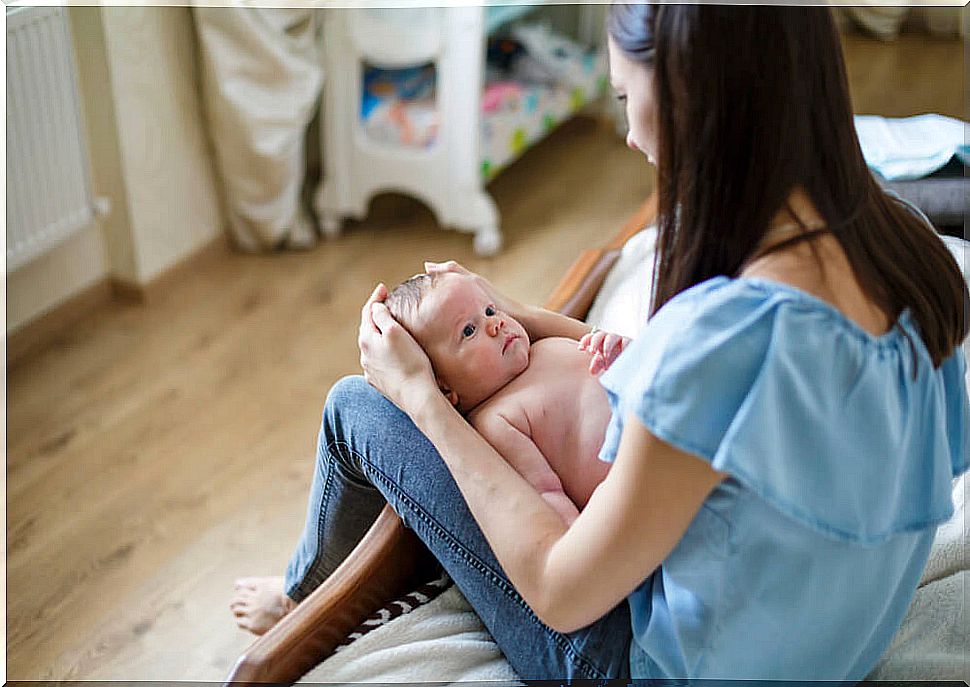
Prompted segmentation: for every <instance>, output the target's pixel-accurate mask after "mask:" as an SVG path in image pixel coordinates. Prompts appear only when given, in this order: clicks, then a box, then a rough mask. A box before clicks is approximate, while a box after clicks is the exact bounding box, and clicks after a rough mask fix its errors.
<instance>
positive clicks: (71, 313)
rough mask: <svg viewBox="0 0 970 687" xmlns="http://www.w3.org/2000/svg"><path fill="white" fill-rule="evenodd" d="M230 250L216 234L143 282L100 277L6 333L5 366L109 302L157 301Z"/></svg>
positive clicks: (44, 343) (46, 344) (146, 303)
mask: <svg viewBox="0 0 970 687" xmlns="http://www.w3.org/2000/svg"><path fill="white" fill-rule="evenodd" d="M230 250H231V248H230V246H229V242H228V240H227V239H226V237H225V236H224V235H222V234H220V235H219V236H217V237H215V238H214V239H213V240H211V241H209V242H207V243H205V244H203V246H202V247H201V248H199V249H198V250H196V251H195V252H193V253H190V254H189V255H187V256H186V257H185V258H183V259H182V260H180V261H179V262H177V263H175V264H174V265H172V266H171V267H170V268H168V269H167V270H165V271H163V272H162V273H161V274H159V275H158V276H156V277H155V278H154V279H152V280H151V281H150V282H148V283H147V284H137V283H135V282H131V281H128V280H125V279H119V278H118V277H105V278H104V279H101V280H100V281H98V282H96V283H94V284H92V285H91V286H89V287H87V288H85V289H84V290H83V291H81V292H80V293H78V294H75V295H74V296H71V297H70V298H68V299H67V300H66V301H64V302H63V303H61V304H60V305H57V306H55V307H54V308H53V309H52V310H50V311H48V312H46V313H44V314H43V315H40V316H39V317H37V318H35V319H33V320H30V321H29V322H27V323H26V324H25V325H24V326H23V327H21V328H19V329H17V330H16V331H14V332H11V333H8V334H7V367H8V368H10V367H13V366H14V365H15V364H17V363H18V362H20V361H21V360H23V359H24V358H25V357H26V356H27V355H29V354H31V353H33V352H35V351H39V350H42V349H43V348H45V347H46V346H48V345H49V344H50V342H51V341H52V340H53V339H54V338H56V337H57V335H58V334H59V333H61V332H62V331H63V330H64V329H67V328H68V327H70V326H71V325H73V324H76V323H77V322H79V321H80V320H81V319H83V318H84V317H87V316H88V315H90V314H91V313H92V312H93V311H94V310H96V309H98V308H100V307H104V306H105V305H107V304H109V303H111V302H121V303H135V304H138V305H145V306H148V305H151V304H152V303H155V302H157V301H158V300H159V299H160V298H161V297H162V296H163V294H164V293H165V292H166V291H168V290H169V289H170V288H171V287H172V285H173V284H175V283H177V282H179V281H181V280H183V279H184V278H185V277H186V276H188V275H189V274H190V273H191V272H192V271H193V270H195V269H198V268H199V266H200V265H201V264H202V263H205V262H208V261H209V260H212V259H213V258H214V257H216V256H219V255H226V254H228V253H229V252H230Z"/></svg>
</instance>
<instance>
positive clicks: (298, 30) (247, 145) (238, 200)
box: [193, 6, 323, 251]
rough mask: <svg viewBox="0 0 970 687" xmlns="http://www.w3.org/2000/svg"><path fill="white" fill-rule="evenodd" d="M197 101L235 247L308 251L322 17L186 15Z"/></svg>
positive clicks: (279, 11) (200, 10)
mask: <svg viewBox="0 0 970 687" xmlns="http://www.w3.org/2000/svg"><path fill="white" fill-rule="evenodd" d="M193 14H194V18H195V26H196V32H197V34H198V39H199V53H200V60H201V64H202V92H203V98H204V101H205V106H206V107H205V109H206V117H207V119H208V129H209V135H210V138H211V140H212V144H213V147H214V149H215V151H214V152H215V157H216V162H217V165H218V168H219V171H220V173H221V177H222V183H223V188H224V196H225V199H226V203H227V214H228V217H229V225H230V231H231V233H232V237H233V239H234V241H235V243H236V245H237V246H238V247H239V248H241V249H243V250H248V251H258V250H266V249H272V248H279V247H289V248H307V247H310V246H312V245H314V244H315V243H316V240H317V236H318V233H317V229H316V225H315V223H314V222H313V221H312V219H311V217H310V215H309V214H308V213H307V210H306V208H305V207H303V205H302V201H301V193H300V192H301V189H302V186H303V180H304V175H305V172H306V154H305V150H306V131H307V125H308V124H309V121H310V119H311V117H312V116H313V113H314V111H315V108H316V107H317V104H318V103H319V100H320V89H321V86H322V83H323V70H322V66H321V56H320V55H319V51H318V43H317V33H318V32H317V25H318V18H319V12H318V11H315V10H312V9H297V8H292V9H291V8H261V7H200V6H196V7H193Z"/></svg>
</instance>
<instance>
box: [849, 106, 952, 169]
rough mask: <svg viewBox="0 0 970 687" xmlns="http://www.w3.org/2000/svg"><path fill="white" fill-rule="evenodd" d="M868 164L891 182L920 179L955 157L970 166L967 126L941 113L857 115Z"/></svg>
mask: <svg viewBox="0 0 970 687" xmlns="http://www.w3.org/2000/svg"><path fill="white" fill-rule="evenodd" d="M855 126H856V132H857V134H858V136H859V143H860V144H861V145H862V154H863V155H864V156H865V159H866V164H867V165H869V167H870V168H871V169H873V170H874V171H876V172H877V173H878V174H879V175H880V176H882V177H883V178H884V179H886V180H888V181H902V180H906V179H920V178H922V177H925V176H927V175H928V174H932V173H933V172H935V171H936V170H938V169H940V168H941V167H943V166H945V165H946V164H947V163H948V162H950V160H952V159H953V157H954V156H956V157H957V158H958V159H960V160H961V161H962V162H963V164H964V165H966V164H970V146H968V145H967V134H968V132H970V130H968V128H967V126H968V125H967V123H966V122H962V121H960V120H959V119H953V118H952V117H944V116H943V115H938V114H924V115H918V116H915V117H904V118H901V119H893V118H889V117H879V116H875V115H857V116H856V118H855Z"/></svg>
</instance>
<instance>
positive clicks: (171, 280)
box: [111, 234, 232, 305]
mask: <svg viewBox="0 0 970 687" xmlns="http://www.w3.org/2000/svg"><path fill="white" fill-rule="evenodd" d="M231 250H232V248H231V246H230V245H229V241H228V239H227V238H226V237H225V235H223V234H219V235H218V236H216V237H215V238H214V239H212V240H211V241H209V242H207V243H205V244H203V245H202V246H201V247H200V248H199V249H198V250H196V251H195V252H193V253H190V254H189V255H187V256H185V257H184V258H182V259H181V260H179V261H178V262H177V263H175V264H174V265H172V266H171V267H169V268H168V269H166V270H164V271H163V272H162V273H161V274H159V275H157V276H155V278H154V279H152V280H151V281H149V282H148V283H147V284H139V283H137V282H133V281H129V280H127V279H121V278H119V277H112V278H111V293H112V295H113V296H114V298H115V299H116V300H118V301H121V302H124V303H137V304H139V305H151V304H152V303H155V302H157V301H158V300H159V299H160V298H162V296H163V295H164V294H165V293H166V292H167V291H169V290H170V289H171V287H172V285H173V284H176V283H178V282H180V281H182V280H183V279H185V278H186V277H187V276H188V275H189V274H191V273H192V272H193V271H195V270H197V269H198V268H199V266H200V265H202V264H204V263H206V262H208V261H210V260H212V259H213V258H215V257H217V256H220V255H227V254H228V253H230V252H231Z"/></svg>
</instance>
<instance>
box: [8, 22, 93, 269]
mask: <svg viewBox="0 0 970 687" xmlns="http://www.w3.org/2000/svg"><path fill="white" fill-rule="evenodd" d="M6 13H7V17H6V18H7V218H6V219H7V272H8V273H9V272H11V271H13V270H15V269H17V268H18V267H20V266H22V265H23V264H25V263H27V262H29V261H31V260H33V259H34V258H36V257H38V256H39V255H41V254H42V253H45V252H46V251H48V250H50V249H51V248H52V247H54V246H55V245H57V244H58V243H59V242H61V241H63V240H64V239H66V238H67V237H69V236H70V235H71V234H73V233H74V232H76V231H78V230H79V229H81V228H83V227H84V226H86V225H87V224H88V223H89V222H91V220H92V218H93V216H94V201H93V198H92V193H91V184H90V180H89V179H88V159H87V150H86V148H85V144H84V135H83V133H82V129H81V113H80V103H79V99H78V91H77V83H76V75H75V65H74V53H73V48H72V46H71V34H70V28H69V26H68V23H67V21H68V20H67V10H66V9H65V8H63V7H18V8H12V9H7V10H6Z"/></svg>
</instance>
